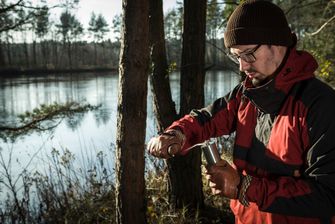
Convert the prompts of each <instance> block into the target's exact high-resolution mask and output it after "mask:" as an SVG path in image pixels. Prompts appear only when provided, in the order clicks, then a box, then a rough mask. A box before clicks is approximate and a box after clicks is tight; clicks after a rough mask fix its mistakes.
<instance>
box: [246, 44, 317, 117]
mask: <svg viewBox="0 0 335 224" xmlns="http://www.w3.org/2000/svg"><path fill="white" fill-rule="evenodd" d="M284 63H285V64H284V65H283V67H282V69H281V70H280V71H279V72H278V74H277V75H276V76H275V77H274V78H273V79H271V80H270V81H269V82H267V83H265V84H264V85H262V86H258V87H252V84H251V80H250V79H249V78H248V77H247V78H246V80H245V82H244V87H245V89H244V91H243V94H244V95H245V96H246V97H247V98H249V99H250V100H251V101H252V102H253V104H254V105H255V106H256V107H257V108H259V109H260V110H262V111H263V112H266V113H277V112H278V111H279V109H280V107H281V105H282V102H283V101H284V100H285V98H286V96H287V94H288V93H289V91H290V90H291V88H292V87H293V86H294V84H296V83H298V82H300V81H303V80H306V79H310V78H313V77H315V76H314V72H315V70H316V69H317V67H318V64H317V62H316V60H315V59H314V57H313V56H312V55H311V54H309V53H308V52H305V51H297V50H296V49H295V48H292V49H290V53H289V56H288V58H287V60H286V62H284Z"/></svg>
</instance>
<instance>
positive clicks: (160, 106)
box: [149, 0, 177, 131]
mask: <svg viewBox="0 0 335 224" xmlns="http://www.w3.org/2000/svg"><path fill="white" fill-rule="evenodd" d="M149 21H150V46H151V60H152V65H153V67H152V73H151V76H150V78H151V83H152V95H153V101H154V112H155V117H156V120H157V122H156V123H157V129H158V130H160V131H163V130H164V129H165V128H167V127H168V126H169V125H170V124H171V123H172V122H173V121H174V120H176V118H177V112H176V109H175V103H174V102H173V100H172V96H171V89H170V80H169V72H168V64H167V59H166V49H165V39H164V36H165V35H164V22H163V4H162V0H150V20H149Z"/></svg>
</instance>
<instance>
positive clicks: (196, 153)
mask: <svg viewBox="0 0 335 224" xmlns="http://www.w3.org/2000/svg"><path fill="white" fill-rule="evenodd" d="M205 32H206V0H199V1H193V0H184V33H183V49H182V62H181V80H180V85H181V91H180V93H181V96H180V97H181V98H180V114H181V115H185V114H188V113H189V112H190V111H191V109H194V108H201V107H203V106H204V80H205V69H204V60H205V59H204V58H205ZM200 165H201V151H200V150H199V149H194V150H192V151H191V152H190V153H189V154H188V155H187V156H185V157H175V158H174V159H173V160H170V161H169V162H168V169H169V174H170V175H169V177H170V180H169V181H170V186H171V193H172V194H171V200H172V202H173V204H174V205H175V206H176V207H177V208H181V207H183V206H188V208H191V209H196V208H199V207H202V206H203V204H204V203H203V191H202V180H201V167H200Z"/></svg>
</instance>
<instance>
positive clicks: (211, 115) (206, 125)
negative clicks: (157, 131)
mask: <svg viewBox="0 0 335 224" xmlns="http://www.w3.org/2000/svg"><path fill="white" fill-rule="evenodd" d="M241 88H242V85H238V86H236V87H235V88H234V90H232V91H231V92H230V93H228V94H227V95H226V96H225V97H222V98H219V99H217V100H216V101H214V103H213V104H211V105H209V106H207V107H205V108H202V109H199V110H192V111H191V113H190V114H188V115H186V116H184V117H183V118H181V119H180V120H177V121H175V122H174V123H172V125H171V126H170V127H169V128H168V129H179V130H181V131H182V132H183V134H184V135H185V136H186V142H185V145H184V147H183V149H182V151H181V152H180V154H182V155H184V154H186V153H187V152H188V151H189V148H190V147H192V146H193V145H195V144H197V143H201V142H203V141H205V140H208V139H209V138H212V137H218V136H221V135H228V134H230V133H232V132H234V131H235V126H236V125H235V124H236V115H237V110H238V105H239V101H240V95H241V93H240V90H241Z"/></svg>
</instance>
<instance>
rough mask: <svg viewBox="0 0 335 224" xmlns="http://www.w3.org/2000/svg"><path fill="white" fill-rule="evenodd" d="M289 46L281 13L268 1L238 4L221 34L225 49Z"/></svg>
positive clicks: (251, 1)
mask: <svg viewBox="0 0 335 224" xmlns="http://www.w3.org/2000/svg"><path fill="white" fill-rule="evenodd" d="M293 43H294V40H293V37H292V33H291V29H290V27H289V26H288V23H287V20H286V17H285V15H284V12H283V10H282V9H281V8H279V7H278V6H277V5H275V4H273V3H271V2H269V1H262V0H247V1H245V2H243V3H242V4H240V5H239V6H238V7H237V8H236V9H235V11H234V12H233V13H232V15H231V16H230V18H229V20H228V24H227V28H226V31H225V33H224V44H225V46H226V47H227V48H230V47H232V46H234V45H249V44H269V45H280V46H287V47H290V46H292V45H293Z"/></svg>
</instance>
